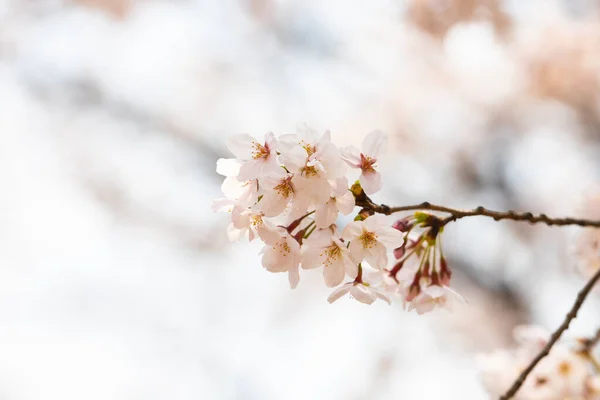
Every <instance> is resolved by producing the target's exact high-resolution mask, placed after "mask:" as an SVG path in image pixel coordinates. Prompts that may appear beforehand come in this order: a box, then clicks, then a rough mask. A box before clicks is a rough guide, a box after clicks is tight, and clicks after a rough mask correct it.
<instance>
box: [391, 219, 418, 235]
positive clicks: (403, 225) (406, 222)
mask: <svg viewBox="0 0 600 400" xmlns="http://www.w3.org/2000/svg"><path fill="white" fill-rule="evenodd" d="M411 219H412V217H406V218H402V219H399V220H398V221H396V222H394V225H392V228H394V229H397V230H399V231H400V232H408V231H409V230H410V228H412V227H413V224H412V223H410V220H411Z"/></svg>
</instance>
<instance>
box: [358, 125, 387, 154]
mask: <svg viewBox="0 0 600 400" xmlns="http://www.w3.org/2000/svg"><path fill="white" fill-rule="evenodd" d="M387 142H388V137H387V135H386V134H385V133H383V132H382V131H373V132H370V133H369V134H368V135H367V136H365V138H364V140H363V142H362V152H363V154H365V155H367V156H369V157H371V158H378V157H379V155H380V154H381V153H382V151H383V150H385V148H386V146H387Z"/></svg>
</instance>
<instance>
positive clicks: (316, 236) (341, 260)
mask: <svg viewBox="0 0 600 400" xmlns="http://www.w3.org/2000/svg"><path fill="white" fill-rule="evenodd" d="M320 266H323V278H325V284H326V285H327V286H329V287H334V286H337V285H339V284H340V283H342V281H343V280H344V275H346V274H347V275H348V276H349V277H350V278H352V279H354V278H356V275H357V274H358V264H357V263H355V262H354V261H353V260H352V259H351V258H350V252H349V251H348V249H347V248H346V245H345V244H344V243H342V242H341V241H340V240H339V239H338V238H337V232H336V233H334V234H332V231H331V230H330V229H324V230H322V231H315V232H314V233H313V234H312V236H311V237H310V238H309V239H307V240H305V241H304V243H303V245H302V268H305V269H312V268H317V267H320Z"/></svg>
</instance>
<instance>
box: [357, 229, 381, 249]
mask: <svg viewBox="0 0 600 400" xmlns="http://www.w3.org/2000/svg"><path fill="white" fill-rule="evenodd" d="M359 239H360V241H361V242H362V245H363V247H364V248H366V249H370V248H371V247H373V246H375V244H376V243H377V235H376V234H375V232H369V231H363V233H362V235H360V237H359Z"/></svg>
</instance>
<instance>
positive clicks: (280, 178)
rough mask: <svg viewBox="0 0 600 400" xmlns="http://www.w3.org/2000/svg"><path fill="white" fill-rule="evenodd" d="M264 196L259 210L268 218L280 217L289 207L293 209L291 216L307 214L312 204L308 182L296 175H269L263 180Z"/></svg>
mask: <svg viewBox="0 0 600 400" xmlns="http://www.w3.org/2000/svg"><path fill="white" fill-rule="evenodd" d="M261 183H262V184H263V187H264V195H263V197H262V199H261V200H260V202H259V203H258V208H260V210H261V211H262V212H263V213H264V214H265V215H266V216H267V217H276V216H278V215H280V214H281V213H282V212H283V211H284V210H285V209H286V207H288V205H290V206H291V207H292V211H293V212H292V213H291V216H292V218H293V216H295V215H297V214H302V213H305V212H306V211H307V209H308V206H309V205H310V203H311V195H310V194H309V193H308V192H309V190H310V189H309V187H308V186H307V183H306V180H305V179H303V178H302V177H298V176H296V175H294V174H289V173H288V174H285V175H267V176H265V178H264V179H262V180H261Z"/></svg>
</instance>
